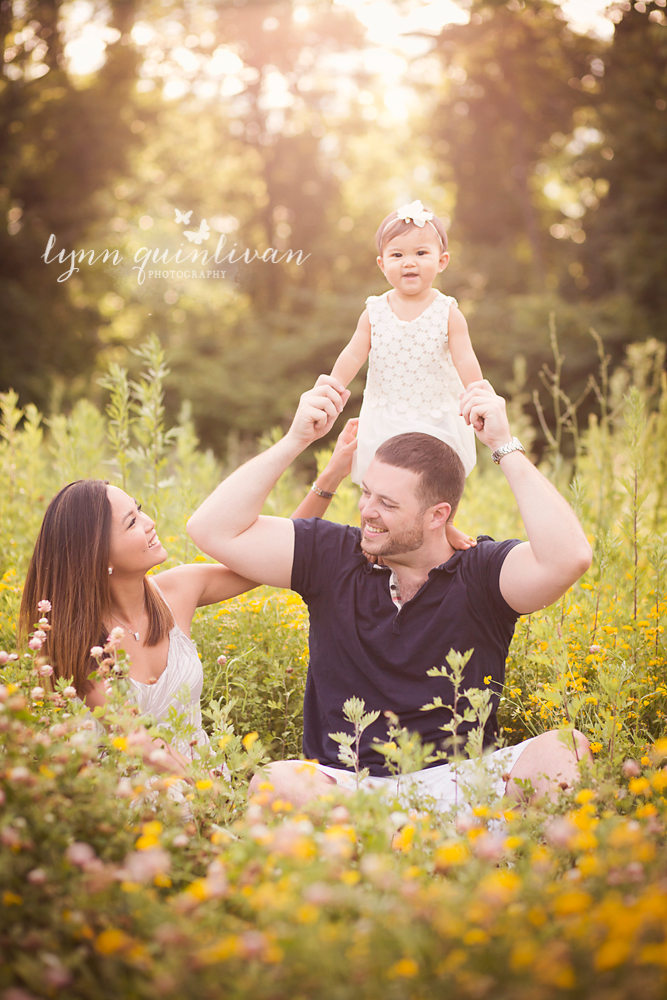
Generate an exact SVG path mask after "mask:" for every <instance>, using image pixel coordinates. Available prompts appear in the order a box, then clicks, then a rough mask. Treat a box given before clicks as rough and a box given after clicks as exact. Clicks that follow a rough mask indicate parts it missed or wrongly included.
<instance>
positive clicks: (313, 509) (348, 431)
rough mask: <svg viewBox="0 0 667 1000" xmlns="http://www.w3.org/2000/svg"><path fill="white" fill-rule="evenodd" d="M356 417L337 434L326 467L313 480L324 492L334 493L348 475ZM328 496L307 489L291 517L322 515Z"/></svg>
mask: <svg viewBox="0 0 667 1000" xmlns="http://www.w3.org/2000/svg"><path fill="white" fill-rule="evenodd" d="M358 424H359V418H358V417H352V418H351V419H350V420H348V421H347V423H346V424H345V427H343V429H342V431H341V432H340V434H339V435H338V440H337V441H336V444H335V446H334V450H333V454H332V456H331V458H330V459H329V461H328V462H327V465H326V468H325V469H324V470H323V471H322V472H321V473H320V475H319V476H318V477H317V479H316V480H315V483H316V485H317V486H319V487H320V489H321V490H324V491H325V493H335V492H336V490H337V489H338V487H339V486H340V484H341V482H342V481H343V479H345V477H346V476H349V474H350V469H351V468H352V458H353V456H354V452H355V450H356V447H357V426H358ZM330 502H331V498H330V497H322V496H319V494H317V493H315V492H314V491H313V490H309V491H308V493H306V495H305V497H304V498H303V500H302V501H301V503H300V504H299V506H298V507H297V509H296V510H295V511H294V513H293V514H292V517H293V518H294V517H324V515H325V514H326V512H327V508H328V506H329V503H330Z"/></svg>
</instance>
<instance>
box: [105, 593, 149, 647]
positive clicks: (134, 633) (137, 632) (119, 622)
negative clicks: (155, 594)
mask: <svg viewBox="0 0 667 1000" xmlns="http://www.w3.org/2000/svg"><path fill="white" fill-rule="evenodd" d="M145 608H146V595H145V594H144V603H143V605H142V607H141V614H140V615H139V625H138V626H137V631H136V632H134V631H133V630H132V629H131V628H130V627H129V625H126V624H125V622H122V621H121V620H120V618H118V617H117V616H116V615H115V614H114V613H113V611H109V614H110V615H111V617H112V618H115V619H116V621H117V622H118V624H119V625H122V626H123V628H124V629H125V631H126V632H129V633H130V635H133V636H134V639H135V641H136V642H139V626H140V625H141V619H142V618H143V617H144V610H145Z"/></svg>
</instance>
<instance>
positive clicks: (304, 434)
mask: <svg viewBox="0 0 667 1000" xmlns="http://www.w3.org/2000/svg"><path fill="white" fill-rule="evenodd" d="M349 398H350V391H349V389H346V388H345V386H344V385H343V383H342V382H339V381H338V379H336V378H332V377H331V375H320V377H319V378H318V380H317V382H316V383H315V385H314V386H313V388H312V389H309V390H308V392H304V393H303V394H302V396H301V399H300V400H299V406H298V409H297V411H296V413H295V414H294V420H293V421H292V426H291V427H290V429H289V430H288V432H287V434H286V435H285V436H286V438H288V439H290V441H292V442H294V444H295V445H298V447H299V450H300V451H301V450H303V449H304V448H307V447H308V445H309V444H312V443H313V441H317V440H319V438H321V437H324V435H325V434H327V433H328V432H329V431H330V430H331V428H332V427H333V425H334V423H335V421H336V420H337V418H338V415H339V414H340V413H341V412H342V410H343V407H344V406H345V404H346V403H347V401H348V399H349Z"/></svg>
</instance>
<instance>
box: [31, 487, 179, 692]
mask: <svg viewBox="0 0 667 1000" xmlns="http://www.w3.org/2000/svg"><path fill="white" fill-rule="evenodd" d="M107 486H108V483H106V482H105V481H103V480H101V479H80V480H78V481H77V482H75V483H70V484H69V485H68V486H65V487H63V489H62V490H60V492H59V493H58V494H56V496H55V497H54V498H53V500H52V501H51V503H50V504H49V506H48V507H47V510H46V513H45V515H44V520H43V521H42V526H41V528H40V531H39V535H38V538H37V543H36V545H35V550H34V552H33V554H32V559H31V560H30V566H29V568H28V575H27V576H26V581H25V586H24V588H23V598H22V600H21V610H20V613H19V637H20V638H21V639H22V640H23V641H25V639H26V638H27V636H28V633H29V632H30V630H31V629H32V628H33V626H34V624H35V622H36V621H37V620H38V619H39V617H40V612H39V611H38V610H37V605H38V603H39V601H41V600H49V601H50V602H51V607H52V610H51V614H50V623H51V630H50V631H49V632H48V635H47V638H46V640H45V642H44V645H43V647H42V654H43V655H45V656H46V657H47V659H48V661H49V662H50V664H51V666H52V667H53V672H54V676H55V677H66V678H70V677H72V678H73V682H74V687H75V688H76V690H77V693H78V694H79V696H80V697H83V696H84V695H85V694H86V692H87V691H88V689H89V687H90V682H89V680H88V676H89V674H91V673H92V672H93V671H94V670H95V669H96V668H97V663H96V661H95V660H94V659H93V658H92V657H91V655H90V649H91V647H92V646H104V644H105V643H106V639H107V628H106V626H105V625H104V620H105V618H106V619H107V621H108V619H109V615H110V605H111V592H110V587H109V538H110V534H111V504H110V503H109V498H108V496H107ZM144 590H145V593H146V613H147V615H148V636H147V639H146V645H148V646H156V645H157V644H158V642H160V640H161V639H163V638H164V637H165V636H166V635H168V634H169V630H170V629H171V628H172V627H173V625H174V619H173V616H172V614H171V612H170V611H169V608H168V607H167V605H166V604H165V602H164V600H163V599H162V597H161V596H160V594H159V593H158V591H157V590H156V589H155V587H152V586H151V585H150V583H149V582H148V580H147V579H144Z"/></svg>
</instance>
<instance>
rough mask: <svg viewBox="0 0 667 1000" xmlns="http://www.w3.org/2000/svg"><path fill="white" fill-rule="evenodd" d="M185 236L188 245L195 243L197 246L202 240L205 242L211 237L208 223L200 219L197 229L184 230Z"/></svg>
mask: <svg viewBox="0 0 667 1000" xmlns="http://www.w3.org/2000/svg"><path fill="white" fill-rule="evenodd" d="M184 235H185V236H187V238H188V239H189V241H190V243H196V244H197V246H199V244H200V243H202V242H203V241H204V240H207V239H208V238H209V236H210V235H211V230H210V229H209V226H208V222H207V221H206V219H202V220H201V222H200V223H199V229H195V230H194V231H193V230H192V229H186V230H185V233H184Z"/></svg>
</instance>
